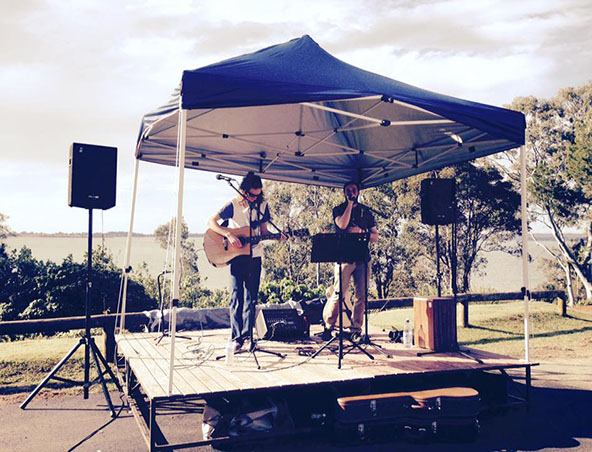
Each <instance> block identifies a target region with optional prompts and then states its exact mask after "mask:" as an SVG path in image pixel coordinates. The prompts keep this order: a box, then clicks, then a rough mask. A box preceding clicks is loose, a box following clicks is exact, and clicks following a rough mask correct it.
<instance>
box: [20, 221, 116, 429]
mask: <svg viewBox="0 0 592 452" xmlns="http://www.w3.org/2000/svg"><path fill="white" fill-rule="evenodd" d="M91 288H92V209H88V263H87V266H86V296H85V303H84V304H85V314H86V317H85V319H84V336H83V337H81V338H80V341H79V342H78V343H77V344H76V345H75V346H74V347H73V348H72V349H71V350H70V351H69V352H68V353H67V354H66V355H65V356H64V357H63V358H62V359H61V361H60V362H59V363H58V364H57V365H56V366H55V367H54V368H53V370H52V371H51V372H50V373H49V374H48V375H47V376H46V377H45V378H44V379H43V381H42V382H41V383H39V385H37V387H36V388H35V389H34V390H33V392H32V393H31V394H30V395H29V396H28V397H27V399H26V400H25V401H24V402H23V403H21V405H20V408H21V409H22V410H24V409H25V408H26V407H27V405H28V404H29V402H31V400H33V398H34V397H35V396H36V395H37V393H38V392H39V391H41V389H43V388H44V387H45V385H46V384H47V383H48V382H49V380H51V379H54V380H58V381H63V382H66V383H72V384H74V385H79V386H82V387H83V392H84V399H88V392H89V388H90V387H91V386H92V385H93V384H94V383H96V381H97V380H99V381H100V383H101V387H102V389H103V395H104V396H105V400H106V401H107V405H108V406H109V411H111V417H113V418H114V417H117V414H116V413H115V408H114V407H113V403H112V402H111V397H110V396H109V391H108V390H107V383H106V382H105V378H104V375H105V373H107V374H108V375H109V376H110V377H111V380H112V381H113V382H114V383H115V386H117V389H118V390H119V392H123V389H122V387H121V385H120V384H119V381H118V380H117V378H115V375H114V374H113V372H112V371H111V369H109V365H108V364H107V361H106V360H105V358H104V357H103V355H102V354H101V351H100V350H99V348H98V347H97V344H95V340H94V338H93V337H92V336H91V334H90V293H91ZM81 345H84V382H78V381H73V380H70V379H67V378H62V377H58V376H56V374H57V373H58V371H59V370H60V369H61V368H62V366H63V365H64V364H65V363H66V362H67V361H68V360H69V359H70V358H71V357H72V355H74V353H75V352H76V350H78V348H79V347H80V346H81ZM91 353H92V357H93V360H94V363H95V366H96V367H97V373H98V377H97V379H96V380H94V381H90V378H89V377H90V354H91ZM101 365H102V366H103V367H101Z"/></svg>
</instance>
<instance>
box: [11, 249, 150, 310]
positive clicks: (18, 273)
mask: <svg viewBox="0 0 592 452" xmlns="http://www.w3.org/2000/svg"><path fill="white" fill-rule="evenodd" d="M86 279H87V264H86V262H83V263H77V262H74V261H73V259H72V256H68V257H67V258H66V259H64V260H63V262H62V263H61V264H56V263H54V262H51V261H47V262H43V261H39V260H37V259H34V258H33V256H32V253H31V250H30V249H28V248H26V247H23V248H22V249H21V250H20V251H17V250H13V251H11V252H10V253H7V252H6V250H5V247H4V246H0V320H20V319H37V318H52V317H68V316H77V315H84V313H85V300H86ZM120 282H121V270H119V269H118V268H117V267H116V266H115V264H114V263H113V259H112V256H111V255H110V254H108V253H107V251H106V250H105V249H104V248H102V247H99V248H97V249H96V250H95V251H94V252H93V266H92V283H93V284H92V289H91V298H90V310H91V314H100V313H103V312H116V311H117V302H118V297H119V289H120ZM154 306H155V302H154V300H153V299H151V298H150V297H149V296H148V295H147V294H146V292H145V290H144V288H143V287H142V286H140V285H139V284H137V283H135V282H133V281H131V282H130V284H129V285H128V292H127V310H128V311H129V312H133V311H141V310H144V309H151V308H152V307H154Z"/></svg>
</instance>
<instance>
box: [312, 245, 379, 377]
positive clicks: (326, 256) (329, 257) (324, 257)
mask: <svg viewBox="0 0 592 452" xmlns="http://www.w3.org/2000/svg"><path fill="white" fill-rule="evenodd" d="M369 239H370V237H369V235H368V234H345V233H342V234H316V235H314V236H313V237H312V253H311V262H335V263H337V265H338V266H339V333H337V335H336V336H334V337H332V338H331V339H330V340H328V341H327V342H326V343H325V344H324V345H323V346H322V347H321V348H319V349H318V350H317V351H316V352H315V353H314V354H313V355H312V356H311V359H312V358H314V357H316V356H317V355H318V354H319V353H321V352H322V351H323V350H324V349H326V348H327V347H328V346H329V345H330V344H332V343H333V342H334V341H336V340H339V353H338V356H339V359H338V362H337V368H338V369H341V360H342V359H343V338H344V336H343V295H344V294H343V293H342V290H343V289H342V288H343V281H342V275H341V264H342V263H344V262H360V261H365V260H366V256H367V253H368V241H369ZM346 339H347V340H348V341H349V342H350V343H351V344H352V348H357V349H358V350H360V351H361V352H362V353H364V354H365V355H366V356H368V358H370V359H374V356H372V355H371V354H370V353H368V352H367V351H366V350H364V349H363V348H362V347H360V345H359V344H357V343H356V342H354V341H353V340H352V339H351V337H346Z"/></svg>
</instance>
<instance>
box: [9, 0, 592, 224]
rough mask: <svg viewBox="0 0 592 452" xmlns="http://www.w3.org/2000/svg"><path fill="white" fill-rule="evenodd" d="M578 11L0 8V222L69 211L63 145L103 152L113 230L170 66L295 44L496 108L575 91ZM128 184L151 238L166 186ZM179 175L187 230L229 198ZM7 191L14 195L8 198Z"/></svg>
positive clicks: (356, 5) (108, 1)
mask: <svg viewBox="0 0 592 452" xmlns="http://www.w3.org/2000/svg"><path fill="white" fill-rule="evenodd" d="M591 11H592V8H590V7H589V1H586V0H563V1H561V2H552V1H550V0H521V1H508V0H481V1H478V2H475V1H473V0H447V1H441V0H391V1H389V0H384V1H375V0H374V1H373V0H366V1H360V0H322V1H318V0H315V1H300V2H293V1H272V0H262V1H257V2H248V3H246V2H244V1H240V0H235V1H215V2H198V1H190V0H176V1H175V2H163V1H158V0H129V1H125V2H122V1H119V0H118V1H115V0H103V1H98V0H80V1H77V2H67V1H58V0H46V1H43V0H21V1H19V2H3V3H2V5H1V6H0V90H1V96H2V102H3V104H2V109H0V124H1V127H2V136H3V142H2V151H1V152H2V154H1V155H2V160H3V165H4V168H9V169H11V171H14V173H15V175H14V176H11V175H10V174H7V173H6V172H4V173H2V174H1V175H2V176H3V177H2V178H0V179H1V180H0V193H3V195H2V196H3V199H2V203H1V206H2V207H1V209H2V210H1V211H2V213H5V214H8V215H9V216H10V217H11V218H10V225H11V226H12V227H13V228H14V229H16V230H21V228H22V229H28V230H31V229H33V230H44V229H45V230H47V231H49V230H50V226H49V222H48V221H45V222H39V223H37V224H38V226H37V227H33V226H31V227H27V226H26V224H27V221H33V219H30V218H28V214H27V210H26V209H24V208H23V206H27V205H28V203H30V202H32V201H34V200H37V202H40V203H42V204H43V206H42V207H41V208H42V210H43V215H41V217H43V218H49V217H52V218H51V219H52V221H53V220H54V219H55V220H56V221H58V220H59V219H60V218H62V217H63V218H72V215H73V214H72V213H71V211H72V210H76V209H69V208H67V206H66V205H65V203H66V201H65V196H66V191H65V190H66V187H65V184H66V182H67V155H68V149H69V146H70V144H71V143H72V142H73V141H81V142H89V143H96V144H107V145H112V146H116V147H118V149H119V168H118V170H119V171H118V175H119V182H118V183H119V189H118V206H116V208H114V209H111V210H109V211H108V212H106V213H105V215H106V217H105V218H110V219H112V220H113V221H112V222H111V223H110V224H113V225H115V226H113V228H114V229H126V228H127V222H128V221H129V219H128V218H127V214H128V212H129V208H130V201H129V199H130V197H131V195H130V190H131V178H132V173H133V166H134V153H133V150H134V146H135V140H136V137H137V133H138V129H139V124H140V119H141V117H142V115H144V114H145V113H147V112H149V111H151V110H153V109H155V108H156V107H158V106H159V105H161V104H162V103H164V102H165V101H166V100H167V99H168V98H169V95H170V93H171V92H172V91H173V89H174V88H175V87H176V86H177V85H178V83H179V81H180V78H181V74H182V70H183V69H193V68H198V67H201V66H204V65H206V64H211V63H214V62H217V61H220V60H223V59H227V58H230V57H233V56H236V55H239V54H242V53H249V52H253V51H256V50H258V49H260V48H263V47H266V46H269V45H273V44H277V43H280V42H284V41H287V40H289V39H292V38H296V37H299V36H302V35H303V34H309V35H311V36H312V38H313V39H315V40H316V41H317V42H318V43H319V44H320V45H321V46H322V47H323V48H325V49H326V50H327V51H329V52H330V53H332V54H334V55H335V56H337V57H338V58H340V59H342V60H344V61H346V62H348V63H350V64H354V65H356V66H359V67H362V68H364V69H367V70H371V71H373V72H377V73H380V74H382V75H385V76H388V77H391V78H394V79H397V80H401V81H403V82H407V83H410V84H413V85H416V86H420V87H423V88H426V89H431V90H434V91H438V92H443V93H446V94H451V95H455V96H457V97H463V98H468V99H471V100H478V101H482V102H487V103H493V104H496V105H501V104H504V103H509V102H511V100H512V99H513V98H514V97H516V96H519V95H528V94H533V95H536V96H547V97H548V96H552V95H554V94H555V93H556V92H557V91H558V89H559V88H561V87H565V86H568V85H575V86H578V85H581V84H583V83H584V82H586V81H587V80H588V79H589V78H590V74H592V71H591V70H590V69H591V65H592V54H591V52H592V50H591V49H592V32H591V31H590V30H591V29H592V27H590V23H592V20H591V19H592V17H591V15H592V12H591ZM19 168H20V169H19ZM31 171H32V172H33V173H31ZM141 171H149V172H150V179H149V182H146V183H144V184H143V185H142V187H143V188H142V190H143V191H142V193H141V194H140V196H146V197H147V198H148V199H149V200H150V201H149V202H148V203H147V204H146V205H145V209H146V210H145V211H144V210H142V209H140V208H138V220H137V224H138V225H140V224H141V226H140V228H141V229H140V230H142V231H145V232H151V231H152V230H153V229H154V228H155V227H156V226H157V225H158V224H162V223H164V222H165V221H167V217H168V215H169V209H168V207H165V206H166V205H168V203H169V201H168V196H165V195H164V193H165V192H167V191H168V190H169V189H167V188H165V186H166V184H165V182H166V181H167V180H168V178H170V175H169V172H167V170H166V169H164V168H161V167H156V168H150V169H149V170H145V169H144V165H141ZM191 173H192V174H191V176H189V180H190V181H191V182H190V184H194V185H191V188H190V192H191V193H190V195H189V198H188V199H191V197H192V199H194V200H195V199H199V198H200V196H201V195H203V194H204V193H206V194H207V202H204V203H200V204H199V205H197V204H196V203H195V202H192V203H191V204H188V205H190V206H191V207H189V208H188V209H187V210H188V212H187V215H189V216H191V222H190V225H193V224H195V225H197V226H199V227H196V230H201V228H202V227H203V226H202V225H203V221H205V218H207V216H209V215H210V214H211V212H212V211H213V210H215V209H216V208H218V207H219V206H218V204H219V203H222V202H223V201H224V200H225V199H226V198H228V197H231V196H232V195H233V194H232V193H226V192H225V191H224V190H223V189H221V188H220V187H219V186H217V185H216V184H212V181H213V180H214V179H212V175H211V174H207V173H202V172H191ZM193 173H195V174H193ZM26 174H34V177H27V176H25V175H26ZM141 174H143V173H141ZM142 177H144V176H142ZM23 180H26V181H27V183H28V184H29V185H28V186H23V187H22V189H20V188H21V187H20V186H19V183H20V184H22V183H23V182H22V181H23ZM15 184H16V185H15ZM163 184H164V185H163ZM15 186H16V187H19V190H15V189H14V187H15ZM47 187H60V188H59V190H58V189H57V188H56V189H55V190H54V189H51V190H48V189H46V188H47ZM56 190H57V191H56ZM7 193H11V195H10V196H9V199H7V200H6V199H4V198H7V197H8V195H7ZM12 193H14V195H13V194H12ZM40 200H41V201H40ZM142 202H143V201H142ZM159 206H160V207H159ZM160 209H163V212H166V214H163V213H161V210H160ZM52 211H53V212H55V213H54V215H52V214H51V213H50V212H52ZM140 211H142V212H143V213H140ZM144 212H146V213H144ZM29 217H30V215H29ZM74 218H75V217H74ZM13 221H14V223H13ZM73 221H74V222H75V220H73ZM29 224H32V223H29ZM73 224H74V223H73ZM58 226H59V224H58V225H57V226H56V227H58ZM66 226H67V225H64V228H65V227H66ZM68 227H71V228H72V229H73V230H83V229H84V227H80V226H78V225H73V226H68ZM51 228H53V226H51Z"/></svg>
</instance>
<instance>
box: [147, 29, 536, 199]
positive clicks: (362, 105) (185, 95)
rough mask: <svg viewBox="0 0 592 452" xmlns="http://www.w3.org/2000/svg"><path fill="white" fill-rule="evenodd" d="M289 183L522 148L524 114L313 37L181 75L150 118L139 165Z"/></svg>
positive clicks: (374, 178)
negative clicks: (182, 139)
mask: <svg viewBox="0 0 592 452" xmlns="http://www.w3.org/2000/svg"><path fill="white" fill-rule="evenodd" d="M182 109H183V110H186V111H187V121H186V127H187V135H186V140H187V141H186V155H185V166H186V167H187V168H194V169H199V170H202V171H213V172H225V173H228V174H235V175H242V174H245V173H246V172H247V171H250V170H252V171H255V172H257V173H259V174H260V175H261V176H262V177H264V178H266V179H271V180H278V181H285V182H299V183H305V184H316V185H326V186H340V185H342V184H343V182H345V181H347V180H351V179H355V180H358V181H359V182H360V184H361V185H362V186H363V187H373V186H376V185H380V184H383V183H385V182H390V181H393V180H396V179H401V178H404V177H408V176H411V175H414V174H418V173H423V172H426V171H430V170H434V169H438V168H442V167H445V166H448V165H452V164H455V163H459V162H463V161H466V160H472V159H475V158H478V157H482V156H485V155H489V154H493V153H495V152H500V151H504V150H508V149H511V148H515V147H517V146H520V145H522V144H524V129H525V120H524V116H523V115H522V114H521V113H519V112H515V111H511V110H507V109H503V108H498V107H493V106H489V105H484V104H479V103H475V102H469V101H466V100H461V99H456V98H453V97H449V96H444V95H441V94H436V93H433V92H430V91H426V90H423V89H420V88H415V87H413V86H410V85H407V84H405V83H401V82H398V81H395V80H391V79H388V78H386V77H382V76H380V75H377V74H373V73H371V72H367V71H364V70H362V69H358V68H356V67H354V66H351V65H349V64H346V63H344V62H342V61H340V60H338V59H337V58H335V57H333V56H331V55H330V54H328V53H327V52H325V51H324V50H323V49H322V48H321V47H320V46H319V45H318V44H317V43H316V42H314V41H313V40H312V39H311V38H310V37H309V36H303V37H302V38H299V39H294V40H292V41H289V42H287V43H284V44H279V45H275V46H272V47H268V48H266V49H263V50H260V51H258V52H255V53H252V54H247V55H242V56H239V57H236V58H231V59H229V60H225V61H222V62H220V63H216V64H212V65H209V66H206V67H203V68H200V69H195V70H187V71H184V72H183V78H182V81H181V88H180V91H177V92H176V93H175V95H174V96H173V98H172V99H171V101H170V102H169V103H168V104H167V105H165V106H163V107H161V108H160V109H158V110H157V111H155V112H153V113H150V114H148V115H146V116H145V117H144V118H143V120H142V126H141V130H140V136H139V138H138V145H137V150H136V157H137V158H138V159H139V160H144V161H149V162H154V163H160V164H166V165H176V149H177V136H178V123H179V113H180V111H181V110H182Z"/></svg>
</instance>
